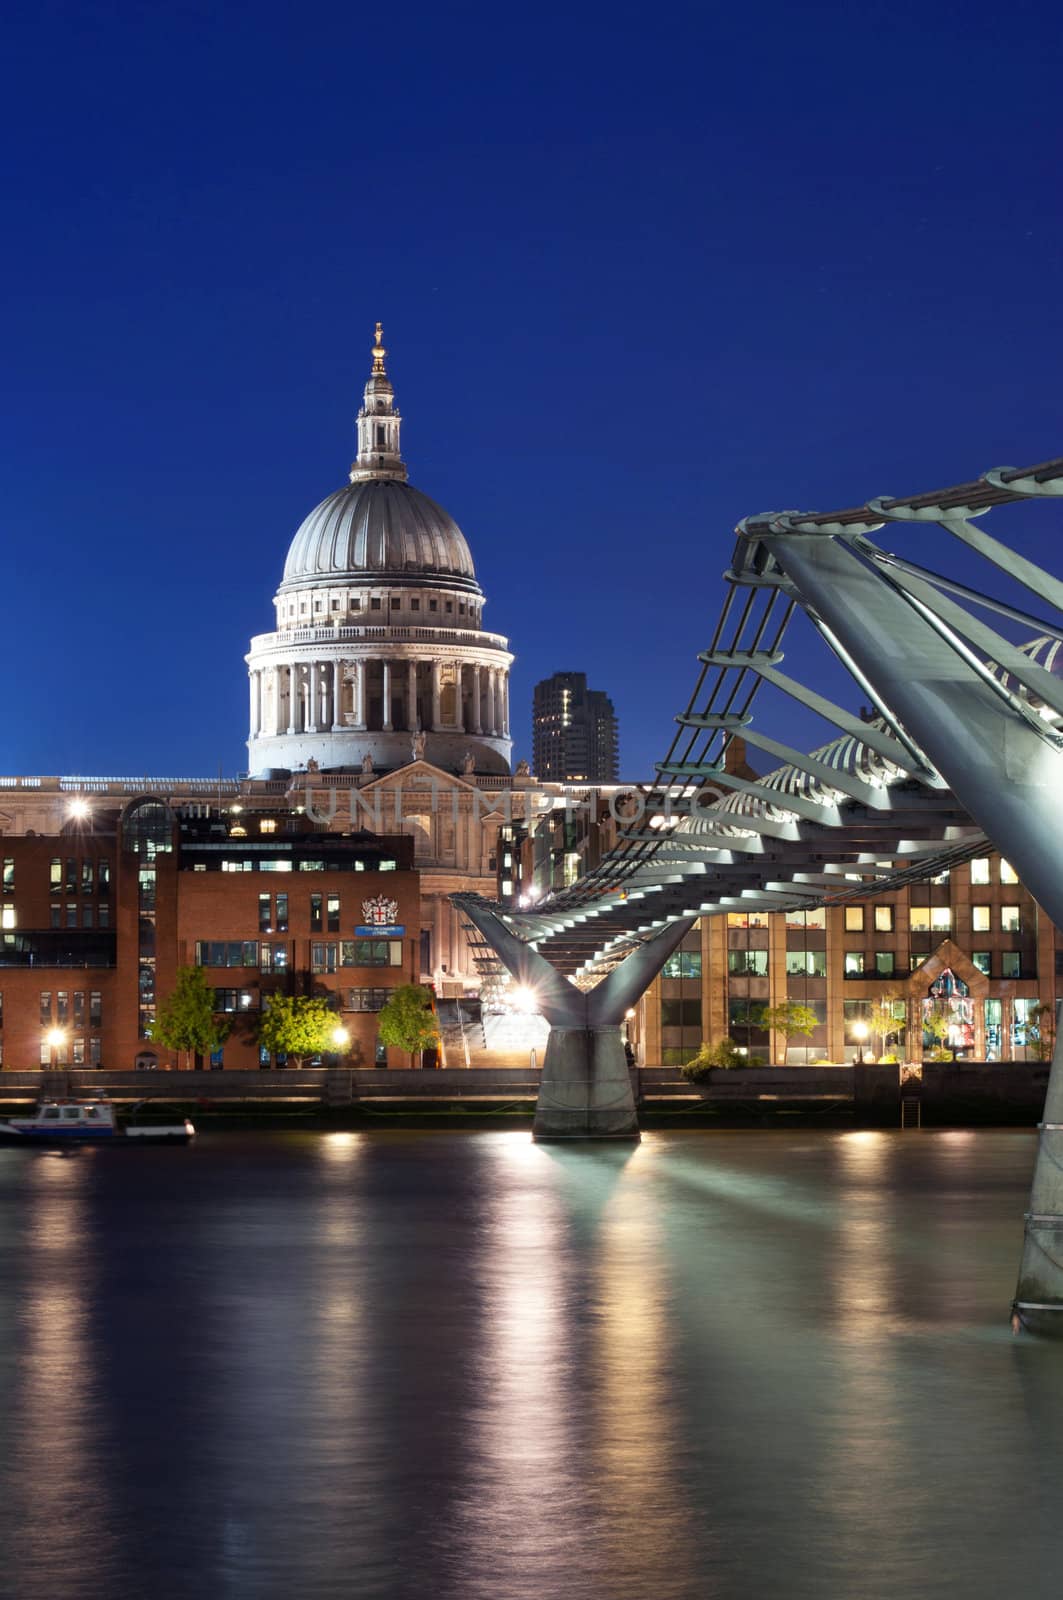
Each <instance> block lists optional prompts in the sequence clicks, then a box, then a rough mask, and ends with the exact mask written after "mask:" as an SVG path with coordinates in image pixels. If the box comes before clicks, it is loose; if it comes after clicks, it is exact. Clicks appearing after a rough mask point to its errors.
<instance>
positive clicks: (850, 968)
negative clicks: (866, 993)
mask: <svg viewBox="0 0 1063 1600" xmlns="http://www.w3.org/2000/svg"><path fill="white" fill-rule="evenodd" d="M863 970H864V952H863V951H862V950H847V951H846V952H845V976H846V977H847V978H859V977H860V975H861V974H862V973H863Z"/></svg>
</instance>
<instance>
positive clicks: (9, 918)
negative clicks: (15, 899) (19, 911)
mask: <svg viewBox="0 0 1063 1600" xmlns="http://www.w3.org/2000/svg"><path fill="white" fill-rule="evenodd" d="M15 926H16V922H15V908H14V906H4V908H3V909H2V910H0V928H14V927H15Z"/></svg>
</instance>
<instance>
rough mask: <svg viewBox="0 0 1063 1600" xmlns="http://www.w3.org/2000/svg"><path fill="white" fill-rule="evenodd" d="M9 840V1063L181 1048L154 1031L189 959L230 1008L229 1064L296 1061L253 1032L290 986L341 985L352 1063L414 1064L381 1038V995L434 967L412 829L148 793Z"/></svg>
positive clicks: (117, 1057) (142, 1061)
mask: <svg viewBox="0 0 1063 1600" xmlns="http://www.w3.org/2000/svg"><path fill="white" fill-rule="evenodd" d="M0 851H2V880H0V1051H2V1055H0V1061H2V1063H3V1065H4V1066H5V1067H8V1068H31V1067H36V1066H40V1065H44V1066H47V1065H49V1064H55V1065H64V1064H68V1065H71V1066H82V1065H84V1066H106V1067H109V1068H111V1069H113V1070H123V1069H128V1068H130V1067H133V1066H134V1065H138V1066H142V1067H153V1066H158V1067H170V1066H176V1065H178V1063H177V1061H176V1059H175V1058H174V1056H173V1055H172V1053H169V1052H167V1051H165V1050H162V1049H161V1048H160V1047H158V1046H156V1045H153V1044H152V1043H151V1042H150V1040H149V1039H148V1037H147V1034H148V1030H149V1028H150V1025H151V1023H152V1022H153V1020H154V1017H155V1013H156V1009H157V1007H158V1005H159V1003H160V1002H161V1001H163V1000H165V998H166V996H167V995H168V994H169V993H170V991H171V990H172V988H173V984H174V978H175V974H176V971H177V968H178V967H179V966H193V965H195V966H200V967H202V968H203V969H204V971H205V972H206V973H207V975H208V978H209V981H210V982H211V984H212V986H213V987H214V991H215V997H216V1009H217V1011H218V1012H219V1013H220V1014H223V1015H225V1016H226V1017H227V1018H228V1019H229V1021H230V1022H231V1024H232V1028H231V1032H230V1036H229V1038H228V1039H227V1040H226V1042H225V1045H224V1047H223V1049H222V1050H221V1051H219V1052H218V1055H217V1056H216V1057H215V1058H214V1059H213V1062H212V1064H213V1065H214V1066H216V1067H227V1068H250V1067H256V1066H259V1065H270V1064H283V1063H270V1062H269V1060H268V1059H267V1058H265V1057H264V1056H262V1054H261V1052H260V1050H259V1047H258V1044H257V1042H256V1039H255V1023H256V1022H257V1019H258V1016H259V1014H260V1011H261V1007H262V1003H263V1000H264V998H265V997H266V996H267V995H268V994H269V993H271V992H273V991H278V990H279V991H282V992H285V993H290V994H322V995H326V996H328V997H330V999H331V1000H332V1002H333V1004H334V1006H335V1008H336V1011H337V1020H338V1021H339V1022H342V1024H343V1026H344V1027H345V1028H346V1029H347V1030H348V1033H349V1035H350V1044H349V1046H348V1047H347V1049H346V1051H345V1054H344V1057H343V1060H344V1062H345V1063H346V1064H350V1065H356V1066H372V1065H373V1064H374V1062H376V1063H379V1064H384V1063H385V1062H386V1063H387V1064H388V1065H389V1066H405V1065H408V1058H406V1057H405V1056H404V1054H403V1053H402V1052H400V1051H385V1050H384V1049H383V1047H382V1046H380V1045H379V1043H378V1040H377V1028H376V1013H377V1012H379V1010H380V1009H381V1007H382V1006H383V1004H384V1002H385V1000H386V998H387V993H388V991H389V990H390V989H392V988H394V987H395V986H396V985H398V984H400V983H404V982H410V981H416V980H417V979H418V978H419V976H420V950H419V942H420V941H419V930H420V896H419V889H418V878H417V873H416V872H415V871H414V870H413V841H412V839H410V838H409V837H406V836H398V837H381V836H377V835H373V834H369V833H364V832H354V833H350V834H336V833H326V832H322V831H321V830H320V829H317V828H315V827H314V826H313V825H312V824H310V823H309V822H308V821H307V819H306V817H305V816H302V815H300V814H299V813H298V812H297V811H293V810H291V809H287V808H279V807H278V808H274V809H273V810H265V809H260V810H256V811H253V812H252V811H247V812H245V810H244V808H243V807H241V806H240V805H234V806H232V807H229V808H219V807H217V806H213V805H209V804H205V803H190V804H186V805H184V806H180V807H171V806H169V805H167V804H166V803H165V802H164V801H163V800H161V799H159V798H158V797H154V796H142V797H139V798H136V799H133V800H132V801H130V802H129V803H128V804H127V805H125V806H124V807H121V808H118V807H113V806H106V805H101V804H96V805H93V806H92V807H91V808H89V807H84V808H81V814H80V815H72V816H70V817H69V818H68V820H67V821H66V822H65V823H64V825H63V827H62V830H61V832H59V833H55V834H41V833H35V832H31V833H25V834H20V835H9V834H5V835H4V836H3V838H2V839H0ZM50 1034H52V1035H53V1036H54V1042H51V1043H50V1042H49V1037H48V1036H49V1035H50ZM204 1064H205V1063H204Z"/></svg>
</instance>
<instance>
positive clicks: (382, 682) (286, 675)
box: [249, 654, 510, 739]
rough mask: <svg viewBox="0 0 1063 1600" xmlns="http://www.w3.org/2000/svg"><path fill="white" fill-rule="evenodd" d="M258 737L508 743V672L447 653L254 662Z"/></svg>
mask: <svg viewBox="0 0 1063 1600" xmlns="http://www.w3.org/2000/svg"><path fill="white" fill-rule="evenodd" d="M249 683H250V699H251V703H250V731H251V737H252V738H253V739H256V738H257V739H269V738H278V737H283V736H284V735H288V734H291V735H294V734H302V733H344V732H356V733H357V732H384V733H390V732H392V731H394V732H410V733H414V732H418V731H423V732H426V733H469V734H480V735H483V736H485V737H488V738H497V739H508V738H509V736H510V727H509V671H508V668H507V667H502V666H494V665H488V664H485V663H483V662H470V661H468V660H464V661H462V660H454V659H453V658H448V657H446V656H432V657H412V658H409V659H403V658H396V657H395V656H394V655H393V654H389V655H387V656H382V655H357V656H352V655H349V654H348V655H336V656H333V657H331V658H323V657H322V656H321V655H315V657H314V658H313V659H298V658H296V659H291V660H285V661H277V662H272V663H269V664H262V665H252V667H251V671H250V678H249Z"/></svg>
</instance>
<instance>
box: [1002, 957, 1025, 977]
mask: <svg viewBox="0 0 1063 1600" xmlns="http://www.w3.org/2000/svg"><path fill="white" fill-rule="evenodd" d="M1000 976H1001V977H1002V978H1020V977H1021V976H1022V972H1021V958H1020V956H1019V952H1018V951H1017V950H1002V951H1001V953H1000Z"/></svg>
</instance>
